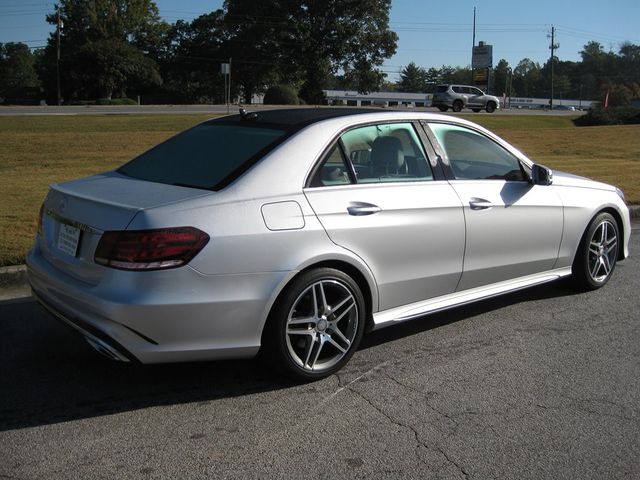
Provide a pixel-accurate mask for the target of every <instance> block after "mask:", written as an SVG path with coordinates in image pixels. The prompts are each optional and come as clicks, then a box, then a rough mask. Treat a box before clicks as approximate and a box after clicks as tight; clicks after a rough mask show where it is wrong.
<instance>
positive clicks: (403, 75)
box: [398, 62, 427, 93]
mask: <svg viewBox="0 0 640 480" xmlns="http://www.w3.org/2000/svg"><path fill="white" fill-rule="evenodd" d="M398 90H400V91H401V92H416V93H421V92H426V90H427V72H426V71H425V70H424V68H421V67H418V66H417V65H416V64H415V63H414V62H411V63H410V64H409V65H407V66H406V67H404V68H403V69H402V72H400V81H399V82H398Z"/></svg>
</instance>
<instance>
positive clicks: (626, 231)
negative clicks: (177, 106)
mask: <svg viewBox="0 0 640 480" xmlns="http://www.w3.org/2000/svg"><path fill="white" fill-rule="evenodd" d="M630 231H631V229H630V222H629V211H628V209H627V207H626V205H625V202H624V197H623V193H622V192H621V191H620V190H619V189H617V188H615V187H613V186H610V185H606V184H603V183H598V182H594V181H591V180H588V179H586V178H580V177H576V176H573V175H568V174H564V173H560V172H553V173H552V172H551V170H549V169H548V168H545V167H543V166H541V165H537V164H535V163H534V162H532V161H531V160H529V159H528V158H527V157H526V156H525V155H523V154H522V153H521V152H519V151H518V150H517V149H515V148H514V147H513V146H511V145H509V144H508V143H507V142H505V141H504V140H502V139H500V138H498V137H497V136H496V135H494V134H492V133H491V132H489V131H487V130H485V129H484V128H482V127H479V126H478V125H475V124H473V123H470V122H467V121H464V120H460V119H456V118H452V117H449V116H442V115H437V114H429V113H419V112H393V111H375V110H365V109H332V108H315V109H311V108H309V109H291V110H272V111H260V112H254V113H247V112H245V111H241V112H240V114H239V115H233V116H227V117H222V118H219V119H215V120H211V121H207V122H204V123H202V124H200V125H197V126H195V127H193V128H191V129H189V130H186V131H185V132H182V133H180V134H178V135H176V136H175V137H173V138H171V139H169V140H167V141H166V142H164V143H161V144H160V145H158V146H156V147H154V148H152V149H151V150H149V151H147V152H145V153H143V154H142V155H140V156H138V157H136V158H135V159H133V160H132V161H130V162H129V163H127V164H125V165H123V166H122V167H120V168H118V169H117V170H114V171H110V172H106V173H103V174H100V175H95V176H92V177H89V178H84V179H80V180H75V181H70V182H65V183H61V184H55V185H52V186H51V188H50V191H49V193H48V195H47V197H46V199H45V201H44V204H43V205H42V209H41V213H40V223H39V228H38V233H37V236H36V241H35V245H34V247H33V249H32V250H31V251H30V252H29V254H28V258H27V266H28V276H29V281H30V283H31V286H32V288H33V292H34V295H35V297H36V298H37V299H38V300H39V301H40V302H41V303H42V304H43V305H44V306H45V307H46V308H47V309H48V310H50V311H51V312H52V313H53V314H54V315H55V316H56V317H58V318H59V319H61V320H63V321H64V322H65V323H67V324H68V325H70V326H72V327H73V328H75V329H76V330H78V331H79V332H80V333H82V335H84V337H85V338H86V339H87V341H88V342H89V343H90V344H91V345H92V346H93V347H95V348H96V349H97V350H99V351H100V352H102V353H103V354H105V355H107V356H109V357H111V358H113V359H117V360H122V361H132V360H136V361H140V362H143V363H155V362H175V361H189V360H205V359H220V358H241V357H251V356H253V355H256V354H257V353H258V351H261V352H264V353H265V355H266V357H267V358H269V359H271V360H272V361H273V362H274V364H275V365H276V366H278V367H279V368H280V369H281V370H283V371H284V372H286V373H288V374H289V375H292V376H295V377H298V378H302V379H317V378H322V377H325V376H327V375H330V374H332V373H334V372H336V371H337V370H338V369H340V368H341V367H342V366H344V365H345V363H346V362H347V361H348V360H349V358H350V357H351V356H352V355H353V353H354V351H355V350H356V349H357V347H358V344H359V342H360V339H361V338H362V335H363V333H364V332H366V331H369V330H372V329H378V328H382V327H386V326H389V325H392V324H395V323H397V322H402V321H404V320H408V319H412V318H416V317H422V316H424V315H425V314H428V313H430V312H435V311H439V310H442V309H446V308H449V307H454V306H456V305H461V304H465V303H468V302H472V301H476V300H480V299H484V298H487V297H492V296H495V295H499V294H503V293H506V292H511V291H514V290H518V289H522V288H525V287H529V286H532V285H538V284H541V283H544V282H550V281H553V280H556V279H559V278H562V277H571V279H572V281H573V282H574V283H575V284H576V285H578V286H580V287H581V288H586V289H595V288H599V287H601V286H603V285H604V284H606V283H607V281H608V280H609V278H610V277H611V275H612V273H613V270H614V267H615V264H616V261H619V260H622V259H624V258H625V257H626V256H627V255H628V242H629V236H630ZM425 320H426V321H428V317H426V318H425Z"/></svg>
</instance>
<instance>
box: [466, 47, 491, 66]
mask: <svg viewBox="0 0 640 480" xmlns="http://www.w3.org/2000/svg"><path fill="white" fill-rule="evenodd" d="M481 43H482V42H481ZM471 67H472V68H474V69H476V68H492V67H493V45H487V44H483V45H478V46H477V47H473V55H472V56H471Z"/></svg>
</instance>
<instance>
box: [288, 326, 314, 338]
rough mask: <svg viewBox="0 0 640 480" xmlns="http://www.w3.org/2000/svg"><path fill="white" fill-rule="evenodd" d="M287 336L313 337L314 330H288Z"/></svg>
mask: <svg viewBox="0 0 640 480" xmlns="http://www.w3.org/2000/svg"><path fill="white" fill-rule="evenodd" d="M287 335H311V336H313V330H312V329H311V328H287Z"/></svg>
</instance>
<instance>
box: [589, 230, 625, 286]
mask: <svg viewBox="0 0 640 480" xmlns="http://www.w3.org/2000/svg"><path fill="white" fill-rule="evenodd" d="M617 257H618V235H617V231H616V227H615V226H614V225H613V224H612V223H611V222H610V221H609V220H603V221H602V222H601V223H600V224H599V225H598V226H597V227H596V228H595V230H594V231H593V235H592V236H591V240H590V241H589V257H588V260H587V262H588V269H589V275H590V276H591V278H592V280H593V281H594V282H597V283H602V282H604V281H605V280H606V279H607V278H608V277H609V274H610V273H611V271H612V270H613V267H614V265H615V262H616V258H617Z"/></svg>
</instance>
